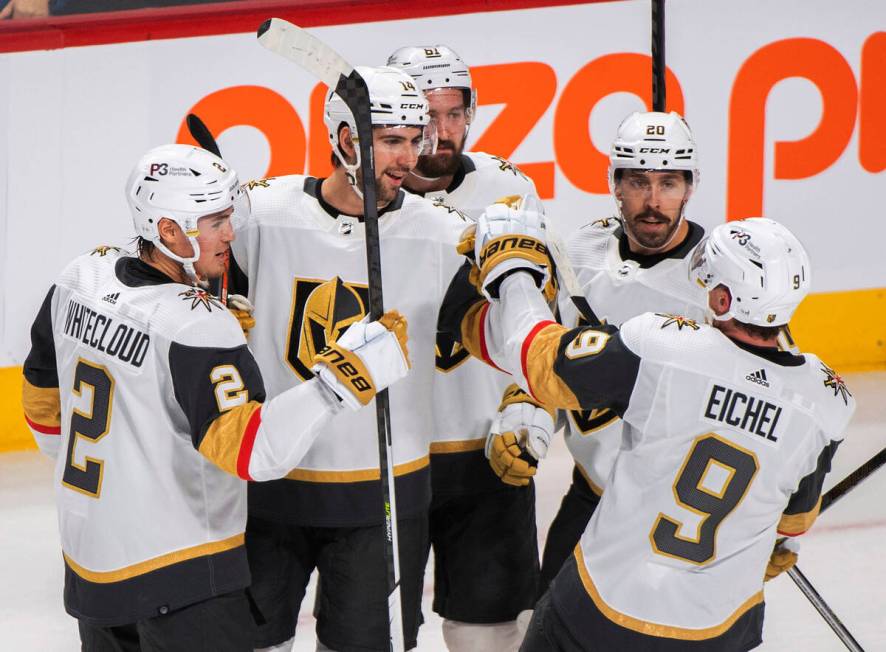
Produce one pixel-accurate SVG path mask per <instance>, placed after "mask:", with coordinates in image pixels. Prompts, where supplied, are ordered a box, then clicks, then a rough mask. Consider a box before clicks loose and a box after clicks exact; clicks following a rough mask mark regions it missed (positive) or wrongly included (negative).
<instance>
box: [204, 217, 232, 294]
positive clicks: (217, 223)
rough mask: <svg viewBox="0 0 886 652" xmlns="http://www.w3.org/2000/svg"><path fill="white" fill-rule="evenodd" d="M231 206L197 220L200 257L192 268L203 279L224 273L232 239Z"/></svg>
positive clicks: (216, 276)
mask: <svg viewBox="0 0 886 652" xmlns="http://www.w3.org/2000/svg"><path fill="white" fill-rule="evenodd" d="M233 212H234V209H233V208H229V209H227V210H225V211H221V212H219V213H213V214H211V215H204V216H203V217H201V218H200V219H199V220H197V228H198V229H199V230H200V235H198V236H197V243H198V244H199V245H200V258H198V259H197V262H196V263H194V270H195V271H196V272H197V274H199V276H200V278H203V279H214V278H219V277H221V276H222V275H223V274H224V273H225V266H226V265H227V262H228V256H230V251H231V242H232V241H233V240H234V228H233V227H232V226H231V214H232V213H233Z"/></svg>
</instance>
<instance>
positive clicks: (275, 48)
mask: <svg viewBox="0 0 886 652" xmlns="http://www.w3.org/2000/svg"><path fill="white" fill-rule="evenodd" d="M257 36H258V42H259V43H261V44H262V45H263V46H264V47H265V48H267V49H268V50H270V51H271V52H273V53H275V54H279V55H280V56H281V57H285V58H287V59H289V60H290V61H292V62H293V63H296V64H298V65H299V66H301V67H302V68H304V69H305V70H307V71H308V72H309V73H311V74H312V75H314V76H315V77H317V79H319V80H320V81H322V82H323V83H324V84H326V85H327V86H329V88H331V89H334V88H335V87H336V86H338V82H339V79H340V77H347V76H348V75H350V74H351V73H352V72H353V71H354V66H352V65H351V64H349V63H348V62H347V61H345V60H344V58H342V56H341V55H340V54H339V53H338V52H336V51H335V50H333V49H332V48H331V47H329V46H328V45H326V44H325V43H324V42H323V41H321V40H320V39H318V38H317V37H316V36H314V35H312V34H310V33H309V32H307V31H305V30H303V29H302V28H301V27H299V26H298V25H293V24H292V23H290V22H289V21H286V20H283V19H282V18H269V19H268V20H266V21H265V22H263V23H262V24H261V26H260V27H259V28H258V34H257Z"/></svg>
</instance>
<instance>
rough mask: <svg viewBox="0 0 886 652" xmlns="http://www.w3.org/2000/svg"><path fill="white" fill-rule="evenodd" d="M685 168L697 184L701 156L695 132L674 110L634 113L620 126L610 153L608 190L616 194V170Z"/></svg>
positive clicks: (694, 184)
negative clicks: (698, 152) (696, 144)
mask: <svg viewBox="0 0 886 652" xmlns="http://www.w3.org/2000/svg"><path fill="white" fill-rule="evenodd" d="M623 169H633V170H654V171H665V170H685V171H688V172H690V173H691V175H692V179H691V182H692V187H693V188H694V187H695V186H697V185H698V182H699V172H698V155H697V154H696V151H695V141H694V140H693V139H692V132H691V131H690V129H689V125H688V124H686V121H685V120H684V119H683V117H682V116H681V115H680V114H679V113H676V112H674V111H671V112H670V113H661V112H658V111H649V112H647V113H637V112H635V113H632V114H631V115H629V116H628V117H627V118H625V119H624V120H623V121H622V123H621V124H620V125H619V127H618V132H617V133H616V136H615V141H614V142H613V143H612V149H611V150H610V152H609V191H610V192H612V193H613V194H614V193H615V176H616V170H623Z"/></svg>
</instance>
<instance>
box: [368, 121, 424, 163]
mask: <svg viewBox="0 0 886 652" xmlns="http://www.w3.org/2000/svg"><path fill="white" fill-rule="evenodd" d="M373 132H374V134H375V138H374V139H373V140H374V142H373V144H372V146H373V148H374V149H375V151H376V152H378V153H384V154H385V155H387V156H397V155H403V154H408V155H409V156H411V157H414V158H417V157H419V156H432V155H433V154H434V153H435V152H436V151H437V128H436V126H435V125H434V123H433V122H429V123H428V124H426V125H390V126H389V125H374V126H373ZM351 141H352V142H353V143H355V146H356V147H358V148H359V142H360V141H359V138H356V137H354V135H352V136H351Z"/></svg>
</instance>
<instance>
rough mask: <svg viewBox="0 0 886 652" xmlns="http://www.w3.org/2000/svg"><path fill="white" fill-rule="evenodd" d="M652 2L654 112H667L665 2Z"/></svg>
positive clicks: (660, 0) (655, 0) (659, 0)
mask: <svg viewBox="0 0 886 652" xmlns="http://www.w3.org/2000/svg"><path fill="white" fill-rule="evenodd" d="M651 2H652V110H653V111H664V110H665V99H666V95H665V90H666V89H665V0H651Z"/></svg>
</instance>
